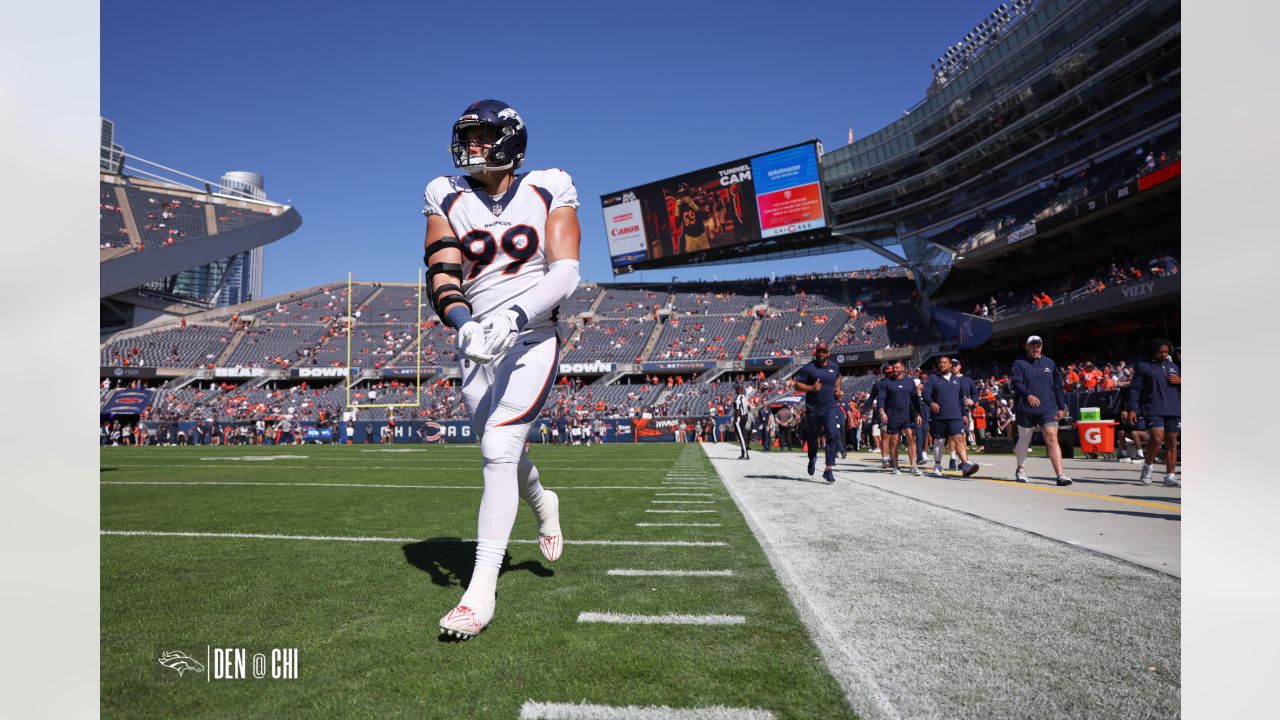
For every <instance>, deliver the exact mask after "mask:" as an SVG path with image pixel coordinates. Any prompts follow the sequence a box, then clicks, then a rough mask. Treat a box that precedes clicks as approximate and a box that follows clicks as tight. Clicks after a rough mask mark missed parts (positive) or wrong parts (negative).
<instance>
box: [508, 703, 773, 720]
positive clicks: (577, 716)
mask: <svg viewBox="0 0 1280 720" xmlns="http://www.w3.org/2000/svg"><path fill="white" fill-rule="evenodd" d="M520 720H773V713H771V712H769V711H768V710H760V709H758V708H738V707H725V706H724V705H712V706H709V707H700V708H673V707H667V706H666V705H643V706H642V705H592V704H590V703H586V702H582V703H544V702H534V701H533V700H526V701H525V702H524V705H521V706H520Z"/></svg>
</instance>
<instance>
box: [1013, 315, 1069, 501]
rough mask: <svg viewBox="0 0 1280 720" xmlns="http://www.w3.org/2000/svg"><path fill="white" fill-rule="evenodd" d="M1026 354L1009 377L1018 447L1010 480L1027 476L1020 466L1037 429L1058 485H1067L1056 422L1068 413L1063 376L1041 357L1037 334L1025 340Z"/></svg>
mask: <svg viewBox="0 0 1280 720" xmlns="http://www.w3.org/2000/svg"><path fill="white" fill-rule="evenodd" d="M1026 347H1027V354H1026V356H1025V357H1020V358H1018V359H1017V360H1014V361H1013V373H1012V374H1011V375H1010V377H1009V381H1010V383H1011V384H1012V385H1013V393H1014V395H1015V396H1016V397H1017V402H1016V404H1015V406H1014V413H1015V414H1016V415H1017V416H1018V444H1017V445H1016V446H1015V447H1014V455H1016V456H1017V458H1018V468H1017V470H1015V471H1014V473H1013V479H1014V480H1016V481H1018V482H1021V483H1024V482H1026V481H1027V473H1026V471H1024V470H1023V469H1022V465H1023V463H1024V462H1026V460H1027V452H1028V450H1030V448H1031V434H1032V433H1033V432H1034V431H1035V429H1036V428H1037V427H1038V428H1040V433H1041V434H1042V435H1044V448H1045V451H1046V452H1047V453H1048V455H1049V462H1050V464H1052V465H1053V472H1054V473H1055V474H1056V475H1057V478H1058V484H1059V485H1070V484H1071V478H1069V477H1067V475H1066V473H1064V472H1062V448H1061V447H1059V445H1058V421H1059V420H1061V419H1062V418H1063V417H1065V416H1066V414H1067V396H1066V394H1065V393H1063V392H1062V375H1061V373H1059V372H1058V366H1057V365H1056V364H1055V363H1054V362H1053V361H1052V360H1050V359H1049V358H1047V357H1045V355H1044V340H1042V339H1041V338H1040V336H1039V335H1032V336H1031V337H1029V338H1027V346H1026Z"/></svg>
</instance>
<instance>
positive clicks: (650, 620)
mask: <svg viewBox="0 0 1280 720" xmlns="http://www.w3.org/2000/svg"><path fill="white" fill-rule="evenodd" d="M578 622H580V623H608V624H611V625H742V624H744V623H746V622H747V619H746V618H745V617H743V616H742V615H630V614H627V613H607V612H605V613H598V612H584V613H579V614H578Z"/></svg>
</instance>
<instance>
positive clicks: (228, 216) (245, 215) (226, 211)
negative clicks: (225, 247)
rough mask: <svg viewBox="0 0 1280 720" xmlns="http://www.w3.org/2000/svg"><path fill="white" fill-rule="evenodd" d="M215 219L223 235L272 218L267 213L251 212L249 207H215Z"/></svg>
mask: <svg viewBox="0 0 1280 720" xmlns="http://www.w3.org/2000/svg"><path fill="white" fill-rule="evenodd" d="M214 218H215V220H216V222H217V225H218V232H220V233H221V232H227V231H229V230H239V229H240V228H242V227H247V226H249V225H253V224H254V223H260V222H263V221H264V220H270V219H271V216H270V215H268V214H266V213H261V212H256V211H254V210H250V209H249V208H247V207H231V206H229V205H215V206H214Z"/></svg>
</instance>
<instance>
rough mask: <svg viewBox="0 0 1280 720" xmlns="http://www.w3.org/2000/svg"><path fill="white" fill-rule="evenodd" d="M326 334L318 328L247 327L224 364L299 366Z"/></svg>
mask: <svg viewBox="0 0 1280 720" xmlns="http://www.w3.org/2000/svg"><path fill="white" fill-rule="evenodd" d="M327 332H328V331H327V330H326V329H325V328H324V327H321V326H318V325H310V326H305V325H304V326H298V327H267V328H250V329H248V330H245V331H244V337H243V338H242V339H241V340H240V344H239V345H237V346H236V349H235V350H233V351H232V352H231V356H230V357H228V358H227V359H226V360H225V361H224V363H225V364H226V365H228V366H244V367H263V368H265V367H272V366H279V367H286V366H292V365H298V364H302V363H304V362H305V361H306V359H307V357H309V356H310V354H311V353H312V352H313V351H314V350H315V348H316V346H317V345H319V343H320V339H321V337H323V336H324V335H325V334H326V333H327Z"/></svg>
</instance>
